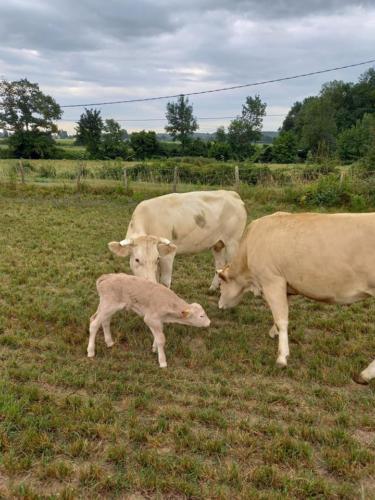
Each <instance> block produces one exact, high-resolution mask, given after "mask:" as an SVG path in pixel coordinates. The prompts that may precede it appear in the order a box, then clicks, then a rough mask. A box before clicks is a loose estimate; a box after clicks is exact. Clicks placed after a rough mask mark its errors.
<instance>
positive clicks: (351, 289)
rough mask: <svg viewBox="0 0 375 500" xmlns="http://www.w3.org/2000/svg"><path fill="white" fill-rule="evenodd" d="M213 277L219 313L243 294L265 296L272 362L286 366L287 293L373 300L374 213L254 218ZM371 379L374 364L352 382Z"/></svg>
mask: <svg viewBox="0 0 375 500" xmlns="http://www.w3.org/2000/svg"><path fill="white" fill-rule="evenodd" d="M219 276H220V280H221V296H220V301H219V307H220V308H221V309H226V308H228V307H234V306H235V305H237V304H238V303H239V302H240V300H241V298H242V296H243V294H244V293H245V292H246V291H252V292H253V293H254V294H255V295H262V296H263V297H264V298H265V300H266V302H267V303H268V305H269V307H270V309H271V312H272V315H273V319H274V326H273V327H272V328H271V330H270V336H271V337H275V336H276V335H278V336H279V351H278V358H277V364H278V365H280V366H286V364H287V357H288V356H289V345H288V309H289V308H288V296H289V295H302V296H304V297H308V298H310V299H313V300H318V301H321V302H327V303H329V304H352V303H354V302H357V301H359V300H363V299H366V298H368V297H374V296H375V213H369V214H315V213H301V214H289V213H285V212H278V213H275V214H273V215H268V216H266V217H262V218H260V219H257V220H255V221H253V222H252V223H251V224H250V225H249V226H248V228H247V230H246V232H245V234H244V236H243V239H242V241H241V244H240V247H239V250H238V253H237V254H236V256H235V257H234V259H233V260H232V262H231V263H230V265H228V266H226V267H225V268H224V269H223V270H219ZM374 377H375V361H373V362H372V363H371V364H370V365H369V366H368V367H367V368H366V369H365V370H363V371H362V372H361V373H360V374H359V375H357V376H355V377H354V380H355V381H356V382H358V383H362V384H366V383H368V381H369V380H371V379H372V378H374Z"/></svg>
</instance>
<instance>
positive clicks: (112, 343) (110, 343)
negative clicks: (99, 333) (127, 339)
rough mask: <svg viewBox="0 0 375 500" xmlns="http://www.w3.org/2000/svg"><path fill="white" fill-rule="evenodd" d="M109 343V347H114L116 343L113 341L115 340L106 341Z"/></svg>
mask: <svg viewBox="0 0 375 500" xmlns="http://www.w3.org/2000/svg"><path fill="white" fill-rule="evenodd" d="M106 344H107V347H112V346H114V345H115V343H114V342H113V340H112V341H111V342H106Z"/></svg>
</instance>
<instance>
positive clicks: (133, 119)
mask: <svg viewBox="0 0 375 500" xmlns="http://www.w3.org/2000/svg"><path fill="white" fill-rule="evenodd" d="M265 116H286V114H285V113H284V114H281V115H277V114H276V115H274V114H271V115H267V114H266V115H265ZM234 118H237V116H198V117H196V119H197V120H232V119H234ZM59 121H63V122H78V121H79V118H77V119H76V120H74V119H73V118H69V119H66V120H65V119H64V118H60V119H59ZM116 121H117V122H153V121H167V118H129V119H127V118H119V119H117V118H116Z"/></svg>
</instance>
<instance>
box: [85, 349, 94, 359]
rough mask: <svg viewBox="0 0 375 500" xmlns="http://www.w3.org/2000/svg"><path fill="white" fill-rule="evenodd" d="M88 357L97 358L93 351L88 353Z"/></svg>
mask: <svg viewBox="0 0 375 500" xmlns="http://www.w3.org/2000/svg"><path fill="white" fill-rule="evenodd" d="M87 357H88V358H93V357H95V352H92V351H90V352H88V353H87Z"/></svg>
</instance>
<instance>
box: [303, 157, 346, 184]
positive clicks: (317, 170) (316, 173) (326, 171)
mask: <svg viewBox="0 0 375 500" xmlns="http://www.w3.org/2000/svg"><path fill="white" fill-rule="evenodd" d="M337 173H338V169H337V167H335V166H334V165H333V164H332V163H330V162H326V163H323V164H321V165H312V164H307V165H306V166H304V167H303V168H302V169H301V170H300V176H301V179H302V180H305V181H313V180H316V179H318V178H319V177H321V176H322V175H331V174H337Z"/></svg>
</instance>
